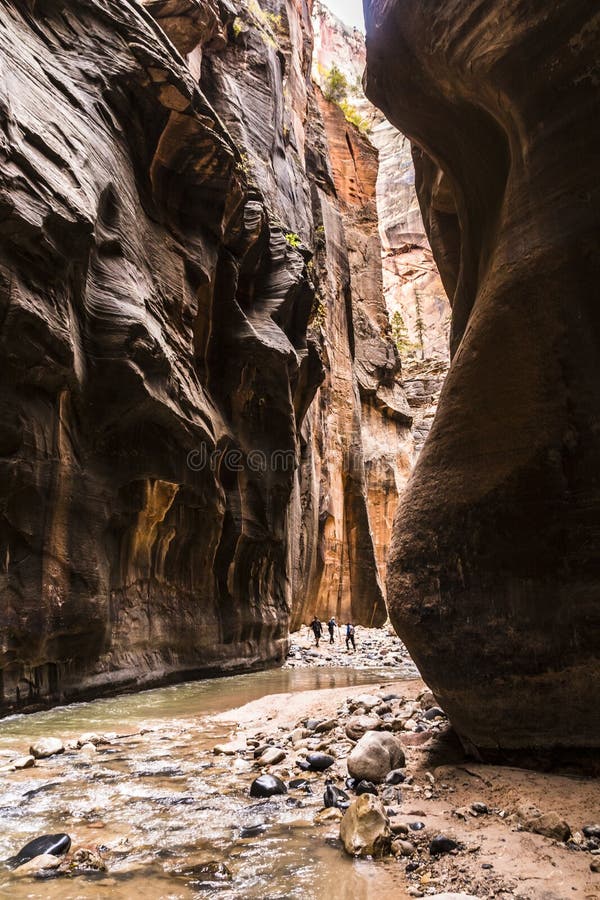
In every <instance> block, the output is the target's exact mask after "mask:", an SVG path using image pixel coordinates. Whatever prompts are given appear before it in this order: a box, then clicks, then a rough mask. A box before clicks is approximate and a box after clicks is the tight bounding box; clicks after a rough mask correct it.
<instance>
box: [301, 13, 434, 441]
mask: <svg viewBox="0 0 600 900" xmlns="http://www.w3.org/2000/svg"><path fill="white" fill-rule="evenodd" d="M313 23H314V30H315V52H314V61H313V77H314V79H315V80H316V81H317V83H318V84H320V85H322V86H325V87H327V85H328V78H329V76H330V73H331V71H332V69H333V67H334V66H335V67H336V68H337V70H338V71H339V72H341V74H342V75H343V77H344V79H345V82H346V87H345V92H346V100H345V103H346V104H347V107H346V108H347V109H348V108H349V112H350V114H351V115H352V113H353V112H354V113H356V116H357V118H358V119H359V120H362V122H363V123H364V125H365V129H364V131H365V136H366V137H367V139H368V141H369V142H370V143H371V145H372V146H373V147H375V148H376V149H377V151H378V154H379V167H378V174H377V186H376V198H377V217H378V225H379V234H380V237H381V245H382V262H383V288H384V294H385V301H386V306H387V309H388V313H389V317H390V320H391V323H392V334H393V337H394V340H395V341H396V344H397V346H398V350H399V352H400V356H401V359H402V382H403V385H404V389H405V393H406V396H407V399H408V402H409V404H410V407H411V413H412V417H413V429H412V432H413V441H414V450H415V455H416V456H418V454H419V453H420V451H421V449H422V447H423V443H424V441H425V438H426V436H427V434H428V433H429V429H430V428H431V423H432V421H433V417H434V415H435V410H436V407H437V401H438V398H439V393H440V390H441V387H442V384H443V382H444V379H445V376H446V373H447V370H448V365H449V322H450V308H449V306H448V300H447V298H446V295H445V293H444V289H443V286H442V283H441V280H440V276H439V273H438V270H437V267H436V264H435V262H434V260H433V255H432V252H431V248H430V245H429V240H428V238H427V234H426V230H425V227H424V225H423V219H422V216H421V210H420V208H419V201H418V198H417V193H416V189H415V173H414V164H413V159H412V153H411V145H410V141H409V140H408V138H406V137H405V136H404V135H403V134H401V133H400V132H399V131H398V130H397V129H396V128H394V126H393V125H392V124H391V123H390V122H388V121H387V120H386V119H385V118H384V117H383V115H382V114H381V113H380V111H379V110H377V109H376V108H375V107H374V106H373V105H372V104H371V103H370V102H369V101H368V100H367V98H366V97H365V95H364V92H363V87H362V76H363V72H364V70H365V66H366V47H365V39H364V35H363V34H362V33H361V32H360V31H358V30H357V29H352V28H349V27H348V26H347V25H345V24H344V23H343V22H342V21H341V20H340V19H339V18H337V16H335V15H333V14H332V13H331V12H330V10H328V9H327V7H326V6H325V5H324V4H323V3H321V2H320V0H316V2H315V4H314V6H313ZM342 102H344V101H342Z"/></svg>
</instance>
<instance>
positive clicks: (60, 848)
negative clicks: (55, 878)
mask: <svg viewBox="0 0 600 900" xmlns="http://www.w3.org/2000/svg"><path fill="white" fill-rule="evenodd" d="M70 846H71V838H70V837H69V835H68V834H42V835H40V837H37V838H34V839H33V840H32V841H29V843H27V844H25V846H24V847H21V849H20V850H19V852H18V853H17V854H16V855H15V856H11V857H10V859H7V860H6V865H7V866H9V868H11V869H16V868H18V867H19V866H22V865H24V863H26V862H29V860H30V859H34V858H35V857H36V856H44V855H46V856H47V855H51V856H62V855H63V854H64V853H68V851H69V848H70Z"/></svg>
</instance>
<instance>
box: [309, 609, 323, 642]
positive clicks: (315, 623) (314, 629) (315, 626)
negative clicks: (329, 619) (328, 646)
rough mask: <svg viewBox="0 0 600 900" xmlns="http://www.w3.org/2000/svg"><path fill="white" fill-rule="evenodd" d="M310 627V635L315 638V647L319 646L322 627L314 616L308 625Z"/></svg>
mask: <svg viewBox="0 0 600 900" xmlns="http://www.w3.org/2000/svg"><path fill="white" fill-rule="evenodd" d="M310 627H311V629H312V633H313V634H314V636H315V646H316V647H318V646H319V641H320V640H321V635H322V634H323V626H322V625H321V623H320V622H319V620H318V619H317V617H316V616H315V617H314V619H313V620H312V622H311V623H310Z"/></svg>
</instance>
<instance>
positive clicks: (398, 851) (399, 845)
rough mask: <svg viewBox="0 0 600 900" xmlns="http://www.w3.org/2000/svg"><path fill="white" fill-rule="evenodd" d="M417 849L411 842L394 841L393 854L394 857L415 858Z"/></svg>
mask: <svg viewBox="0 0 600 900" xmlns="http://www.w3.org/2000/svg"><path fill="white" fill-rule="evenodd" d="M416 852H417V848H416V847H415V845H414V844H411V842H410V841H404V840H399V841H394V843H393V844H392V853H393V854H394V856H414V855H415V853H416Z"/></svg>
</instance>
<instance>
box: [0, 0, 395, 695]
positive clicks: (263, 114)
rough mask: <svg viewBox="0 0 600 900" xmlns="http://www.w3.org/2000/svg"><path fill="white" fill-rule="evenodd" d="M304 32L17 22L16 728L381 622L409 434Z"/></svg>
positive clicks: (9, 131) (136, 21) (8, 255)
mask: <svg viewBox="0 0 600 900" xmlns="http://www.w3.org/2000/svg"><path fill="white" fill-rule="evenodd" d="M310 14H311V10H310V8H309V6H308V4H307V2H306V0H287V2H282V3H277V2H276V3H269V4H268V5H265V6H264V7H263V6H261V5H259V4H258V3H256V2H253V0H250V2H248V3H247V4H246V3H244V4H242V3H240V4H238V5H237V6H236V5H232V4H231V3H229V2H224V0H223V2H217V0H210V2H203V3H198V2H196V0H146V2H145V3H143V4H139V3H137V2H135V0H119V2H117V0H88V2H85V3H84V2H82V0H68V2H65V3H63V4H60V8H58V5H57V4H54V3H50V2H46V0H19V2H11V3H9V2H2V3H0V48H1V55H0V124H1V130H0V322H1V331H0V359H1V368H2V389H1V392H0V404H1V407H2V416H1V417H0V559H2V570H1V573H0V625H1V643H0V678H1V683H0V688H1V690H0V709H1V710H2V711H6V710H8V709H13V708H15V707H23V706H29V707H31V706H33V705H35V704H37V703H42V702H54V701H59V700H64V699H72V698H74V697H83V696H90V695H94V694H98V693H102V692H107V691H109V690H121V689H126V688H134V687H140V686H143V685H148V684H153V683H159V682H163V681H165V680H168V679H174V678H183V677H187V676H197V675H199V674H203V673H211V672H212V673H215V672H223V671H228V670H229V671H231V670H234V669H238V668H244V669H247V668H251V667H253V666H264V665H269V664H276V663H277V662H279V661H281V660H282V658H283V655H284V653H285V647H286V640H287V631H288V625H289V622H290V618H291V617H293V618H294V620H295V621H296V622H299V621H300V620H301V619H302V618H303V616H304V614H307V613H308V612H311V611H312V610H317V611H319V613H320V614H321V615H325V614H329V613H330V612H334V611H336V612H337V613H338V615H341V616H348V617H350V616H351V617H353V618H354V619H355V620H356V621H358V622H364V623H381V622H382V621H383V619H384V618H385V615H386V612H385V605H384V601H383V593H382V587H381V584H382V581H381V575H380V572H379V570H378V564H377V563H378V558H380V557H381V552H382V551H381V547H379V546H378V545H377V540H376V539H375V540H374V537H373V533H372V529H371V524H370V520H369V512H368V509H367V496H368V492H369V491H370V490H373V485H374V483H376V476H374V475H373V469H374V468H375V467H376V465H377V459H376V457H377V450H376V448H375V449H374V448H373V447H372V446H371V445H369V446H367V444H368V443H369V439H371V444H372V435H373V434H376V433H384V432H385V434H386V435H387V434H388V433H389V435H395V434H400V435H401V436H402V435H405V434H406V433H407V431H408V424H409V422H410V416H409V414H408V412H407V409H406V403H405V400H404V397H403V395H402V391H401V389H400V388H399V386H398V361H397V353H396V352H395V350H394V348H393V345H392V343H391V341H390V338H389V326H388V325H387V322H386V320H385V316H384V315H382V310H381V309H380V308H379V306H378V304H380V298H379V295H378V296H371V293H370V291H371V289H373V290H374V291H379V290H380V284H379V282H378V280H377V273H376V272H375V269H376V267H375V266H374V262H373V261H374V259H375V256H376V254H377V253H378V252H379V251H378V250H377V247H374V248H373V247H371V246H369V248H368V253H371V257H370V258H371V260H372V264H371V266H370V268H372V269H373V274H372V276H370V277H371V281H370V282H369V281H368V279H367V281H366V282H365V281H364V280H362V281H361V279H360V278H359V277H358V275H357V267H356V266H355V265H353V264H352V254H353V253H355V254H356V253H361V254H362V253H364V252H367V250H365V248H366V247H367V244H369V234H368V232H369V230H370V228H371V225H372V223H369V225H368V227H366V229H365V226H364V225H363V224H362V223H361V222H359V221H358V218H360V208H361V203H362V201H361V203H359V204H358V205H357V206H356V216H357V221H356V222H355V223H354V224H352V223H351V222H350V221H349V220H348V219H347V218H346V219H345V216H346V211H345V209H344V211H342V206H343V201H342V200H341V199H340V198H339V197H338V187H337V186H336V184H335V181H334V177H333V174H332V171H331V163H330V151H329V146H328V142H327V136H326V133H325V127H324V125H323V123H322V121H321V117H320V114H319V108H318V104H317V99H316V95H315V93H314V91H313V88H312V86H311V82H310V66H311V57H312V32H311V20H310ZM340 190H341V189H340ZM373 254H375V255H373ZM353 273H354V274H353ZM369 342H371V343H369ZM371 345H372V346H371ZM372 349H374V350H376V355H375V356H374V355H373V354H372V352H371V351H372ZM363 413H364V416H363ZM388 422H389V429H387V430H386V423H388ZM370 436H371V438H370ZM386 440H388V445H389V446H391V443H390V441H391V438H386ZM386 453H387V450H386ZM384 468H385V467H384ZM377 477H378V476H377ZM382 477H383V476H382ZM385 477H386V478H387V477H389V476H388V473H387V471H386V473H385ZM376 533H377V529H375V534H376Z"/></svg>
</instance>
